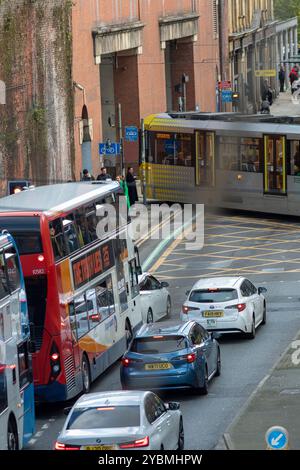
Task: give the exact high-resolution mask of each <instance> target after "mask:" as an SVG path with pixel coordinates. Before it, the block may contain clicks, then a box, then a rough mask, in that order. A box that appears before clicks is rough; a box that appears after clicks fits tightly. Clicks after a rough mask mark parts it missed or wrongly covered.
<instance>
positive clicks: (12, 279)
mask: <svg viewBox="0 0 300 470" xmlns="http://www.w3.org/2000/svg"><path fill="white" fill-rule="evenodd" d="M5 259H6V266H7V274H8V280H9V287H10V289H11V291H15V290H17V289H19V287H20V265H19V262H18V258H17V255H16V250H15V249H14V248H13V247H12V246H11V247H9V248H7V249H6V250H5Z"/></svg>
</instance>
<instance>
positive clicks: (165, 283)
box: [160, 282, 169, 289]
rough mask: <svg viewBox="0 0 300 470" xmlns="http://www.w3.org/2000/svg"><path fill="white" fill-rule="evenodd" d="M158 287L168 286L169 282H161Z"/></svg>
mask: <svg viewBox="0 0 300 470" xmlns="http://www.w3.org/2000/svg"><path fill="white" fill-rule="evenodd" d="M160 287H161V289H162V288H163V287H169V283H168V282H161V283H160Z"/></svg>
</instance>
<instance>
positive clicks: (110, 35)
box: [92, 21, 145, 64]
mask: <svg viewBox="0 0 300 470" xmlns="http://www.w3.org/2000/svg"><path fill="white" fill-rule="evenodd" d="M144 26H145V25H144V23H142V22H141V21H131V22H129V23H118V24H105V25H101V26H98V27H97V28H95V29H93V31H92V35H93V39H94V56H95V62H96V64H100V63H101V55H103V54H111V53H115V52H121V51H125V50H128V49H132V50H135V51H136V52H137V53H138V54H141V52H142V31H143V28H144Z"/></svg>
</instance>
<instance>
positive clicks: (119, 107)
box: [118, 103, 125, 177]
mask: <svg viewBox="0 0 300 470" xmlns="http://www.w3.org/2000/svg"><path fill="white" fill-rule="evenodd" d="M118 118H119V135H120V144H121V149H120V154H121V175H122V176H124V177H125V172H124V142H123V129H122V105H121V103H119V104H118Z"/></svg>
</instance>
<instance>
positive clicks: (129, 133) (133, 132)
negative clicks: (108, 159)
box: [125, 126, 139, 142]
mask: <svg viewBox="0 0 300 470" xmlns="http://www.w3.org/2000/svg"><path fill="white" fill-rule="evenodd" d="M138 138H139V131H138V128H137V127H135V126H129V127H125V140H126V141H127V142H137V141H138Z"/></svg>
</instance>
